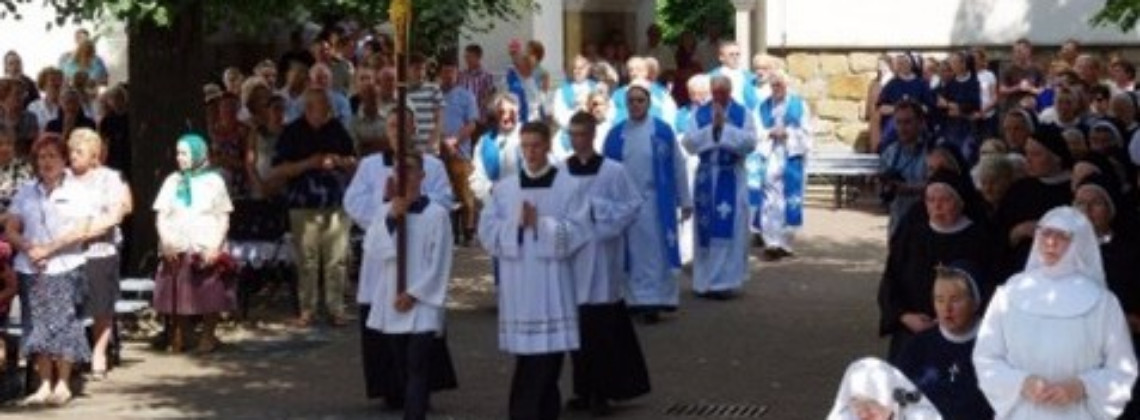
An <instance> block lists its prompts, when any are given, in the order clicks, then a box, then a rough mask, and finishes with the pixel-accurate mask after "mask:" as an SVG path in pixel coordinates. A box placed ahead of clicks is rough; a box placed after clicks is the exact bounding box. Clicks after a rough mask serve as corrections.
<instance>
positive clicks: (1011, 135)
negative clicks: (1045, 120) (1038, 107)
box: [1001, 108, 1039, 154]
mask: <svg viewBox="0 0 1140 420" xmlns="http://www.w3.org/2000/svg"><path fill="white" fill-rule="evenodd" d="M1038 125H1039V124H1038V123H1037V116H1036V115H1034V114H1033V112H1032V111H1028V110H1026V109H1024V108H1014V109H1011V110H1009V112H1007V113H1006V114H1005V119H1003V120H1002V123H1001V131H1002V136H1003V137H1004V139H1003V140H1005V143H1006V144H1007V145H1008V146H1009V151H1010V152H1011V153H1017V154H1024V153H1025V143H1026V142H1028V141H1029V137H1030V136H1032V135H1033V132H1034V131H1037V126H1038Z"/></svg>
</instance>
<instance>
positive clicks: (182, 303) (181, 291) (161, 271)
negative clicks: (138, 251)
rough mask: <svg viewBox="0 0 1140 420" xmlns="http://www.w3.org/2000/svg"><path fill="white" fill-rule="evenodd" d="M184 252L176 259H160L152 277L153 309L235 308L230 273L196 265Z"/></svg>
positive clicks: (209, 310) (167, 311)
mask: <svg viewBox="0 0 1140 420" xmlns="http://www.w3.org/2000/svg"><path fill="white" fill-rule="evenodd" d="M195 260H196V258H194V257H192V256H190V255H187V254H183V255H182V256H180V257H179V258H178V260H177V262H176V263H174V264H170V263H168V262H166V261H163V262H162V263H160V264H159V266H158V273H157V274H156V275H155V280H154V309H155V310H156V311H158V313H160V314H164V315H167V314H172V315H208V314H217V313H221V312H229V311H233V310H234V309H235V308H237V297H236V294H235V293H234V287H233V282H232V281H230V280H231V279H230V278H229V277H230V276H228V275H224V274H223V273H221V272H219V271H218V270H215V269H209V268H207V269H203V268H200V267H198V263H197V262H196V261H195Z"/></svg>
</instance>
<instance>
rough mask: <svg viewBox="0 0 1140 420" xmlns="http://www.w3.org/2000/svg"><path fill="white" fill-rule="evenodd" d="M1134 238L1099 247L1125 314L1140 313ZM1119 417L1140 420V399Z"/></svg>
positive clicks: (1138, 253) (1139, 245)
mask: <svg viewBox="0 0 1140 420" xmlns="http://www.w3.org/2000/svg"><path fill="white" fill-rule="evenodd" d="M1118 211H1119V210H1118ZM1117 217H1120V216H1117ZM1134 238H1135V236H1133V235H1129V234H1120V233H1116V234H1114V235H1113V236H1112V238H1111V239H1110V240H1109V241H1108V242H1107V243H1103V244H1101V246H1100V257H1101V260H1103V261H1104V277H1105V280H1106V282H1107V283H1108V288H1109V289H1110V290H1112V293H1113V294H1115V295H1116V298H1117V299H1118V300H1120V306H1121V308H1122V309H1124V313H1125V315H1137V314H1140V278H1137V273H1140V242H1137V241H1136V240H1135V239H1134ZM1137 344H1140V336H1137V334H1136V333H1135V332H1133V333H1132V346H1133V348H1135V349H1140V347H1136V346H1137ZM1132 395H1133V396H1140V381H1137V382H1136V384H1133V386H1132ZM1120 418H1121V419H1140V400H1138V399H1137V398H1135V397H1134V398H1133V399H1132V400H1131V401H1129V402H1128V405H1126V406H1125V407H1124V414H1122V415H1121V416H1120Z"/></svg>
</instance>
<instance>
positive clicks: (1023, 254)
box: [994, 177, 1073, 283]
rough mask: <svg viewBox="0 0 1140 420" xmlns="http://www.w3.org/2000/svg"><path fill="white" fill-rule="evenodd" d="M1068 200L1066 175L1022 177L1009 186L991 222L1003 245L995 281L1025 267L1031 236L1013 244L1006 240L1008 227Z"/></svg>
mask: <svg viewBox="0 0 1140 420" xmlns="http://www.w3.org/2000/svg"><path fill="white" fill-rule="evenodd" d="M1072 202H1073V191H1072V185H1071V184H1070V183H1069V179H1068V177H1064V178H1063V179H1058V180H1056V182H1049V183H1046V182H1044V181H1042V180H1040V179H1038V178H1025V179H1022V180H1019V181H1017V182H1015V183H1014V184H1013V186H1011V187H1010V188H1009V191H1008V192H1006V195H1005V197H1003V198H1002V200H1001V203H1000V204H999V205H998V207H997V211H996V212H995V213H994V223H995V225H996V226H997V229H998V230H997V234H998V235H999V237H998V238H995V240H1000V242H1001V244H1003V245H1004V246H1003V249H1002V257H1001V258H1000V261H1001V262H1000V264H999V265H998V267H997V273H996V274H997V276H998V281H999V282H1001V283H1004V282H1005V280H1006V279H1008V278H1009V277H1011V276H1013V275H1014V274H1017V273H1020V272H1021V271H1022V270H1023V269H1025V262H1026V261H1028V260H1029V250H1030V248H1031V247H1032V246H1033V238H1032V237H1030V238H1027V239H1023V240H1021V242H1018V243H1017V244H1010V243H1009V233H1010V231H1012V230H1013V228H1015V227H1017V225H1019V224H1021V223H1023V222H1027V221H1036V220H1039V219H1041V217H1042V216H1044V215H1045V213H1047V212H1049V210H1052V209H1053V208H1054V207H1057V206H1066V205H1069V204H1072Z"/></svg>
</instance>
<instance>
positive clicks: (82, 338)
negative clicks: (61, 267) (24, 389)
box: [23, 267, 91, 363]
mask: <svg viewBox="0 0 1140 420" xmlns="http://www.w3.org/2000/svg"><path fill="white" fill-rule="evenodd" d="M30 280H31V281H30V282H29V283H28V306H29V309H30V310H31V318H32V319H31V323H32V325H35V328H32V329H31V332H30V333H29V334H28V339H27V340H25V341H24V349H23V350H24V354H26V355H44V356H50V357H54V358H60V359H63V360H66V361H69V362H73V363H75V362H85V361H88V360H90V359H91V347H90V346H89V345H88V344H87V336H86V335H85V334H84V330H83V320H82V319H80V318H79V311H78V310H77V309H78V308H79V306H80V304H81V297H82V293H81V292H80V290H79V288H80V287H81V286H82V285H83V284H84V283H85V279H84V278H83V270H82V267H80V268H79V269H76V270H71V271H68V272H66V273H61V274H40V275H35V276H32V277H30Z"/></svg>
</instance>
